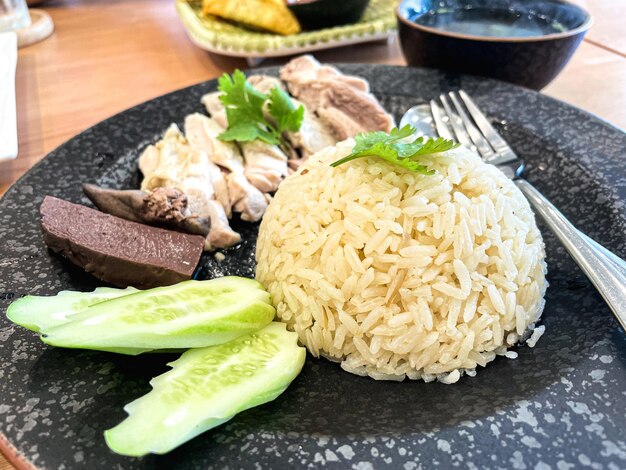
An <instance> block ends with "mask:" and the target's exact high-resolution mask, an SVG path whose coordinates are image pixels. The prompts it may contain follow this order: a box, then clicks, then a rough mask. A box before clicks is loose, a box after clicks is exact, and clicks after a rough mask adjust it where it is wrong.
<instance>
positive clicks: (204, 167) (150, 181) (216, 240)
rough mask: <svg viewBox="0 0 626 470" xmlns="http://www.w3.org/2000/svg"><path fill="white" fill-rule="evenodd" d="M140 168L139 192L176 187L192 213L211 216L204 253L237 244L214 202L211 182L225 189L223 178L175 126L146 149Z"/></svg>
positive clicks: (223, 212)
mask: <svg viewBox="0 0 626 470" xmlns="http://www.w3.org/2000/svg"><path fill="white" fill-rule="evenodd" d="M139 169H140V170H141V171H142V173H143V174H144V179H143V181H142V183H141V189H143V190H151V189H155V188H159V187H165V188H176V189H178V190H180V191H182V192H183V193H184V194H185V195H186V196H187V200H188V203H189V210H190V212H191V213H193V214H197V215H198V216H200V217H210V219H211V230H210V231H209V235H208V237H207V239H206V242H205V249H206V250H211V249H215V248H228V247H230V246H233V245H235V244H237V243H239V241H240V240H241V237H240V236H239V234H238V233H237V232H235V231H233V230H232V229H231V228H230V226H229V225H228V218H227V217H226V213H225V211H224V208H223V207H222V205H221V204H219V203H217V202H216V201H215V200H214V199H215V196H216V194H215V187H214V182H215V184H217V185H218V186H219V185H222V186H223V187H224V188H226V187H227V186H226V182H225V181H223V178H222V180H221V181H220V180H219V178H217V177H216V176H215V175H216V174H220V175H221V173H220V170H219V168H218V167H217V166H216V165H215V164H214V163H212V162H211V160H210V159H209V157H208V155H207V153H206V152H204V151H203V150H201V149H198V148H192V147H191V146H190V145H189V142H188V141H187V139H185V137H184V136H183V135H182V133H181V132H180V129H178V127H177V126H176V125H175V124H172V125H171V126H170V127H169V128H168V130H167V131H166V132H165V134H164V136H163V138H162V139H161V140H160V141H159V142H157V143H156V144H155V145H150V146H148V148H146V150H145V151H144V152H143V153H142V155H141V156H140V157H139ZM216 172H217V173H216ZM224 221H226V223H224Z"/></svg>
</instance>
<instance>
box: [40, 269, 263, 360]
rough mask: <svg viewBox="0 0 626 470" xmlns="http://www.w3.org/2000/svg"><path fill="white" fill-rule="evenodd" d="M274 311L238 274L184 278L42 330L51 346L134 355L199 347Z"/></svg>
mask: <svg viewBox="0 0 626 470" xmlns="http://www.w3.org/2000/svg"><path fill="white" fill-rule="evenodd" d="M274 315H275V310H274V307H272V305H271V304H270V295H269V294H268V293H267V292H266V291H265V290H264V289H263V288H262V286H261V284H259V283H258V282H256V281H254V280H252V279H245V278H242V277H234V276H233V277H222V278H218V279H213V280H210V281H185V282H181V283H179V284H176V285H173V286H167V287H157V288H154V289H149V290H144V291H138V292H136V293H134V294H129V295H125V296H123V297H118V298H116V299H111V300H107V301H105V302H100V303H97V304H95V305H92V306H90V307H87V308H86V309H84V310H83V311H81V312H79V313H77V314H75V315H73V316H72V317H71V321H69V322H67V323H63V324H61V325H57V326H54V327H52V328H50V329H46V330H42V333H43V335H42V340H43V341H44V342H45V343H47V344H50V345H52V346H61V347H66V348H84V349H96V350H100V351H111V352H118V353H121V354H139V353H140V352H145V351H151V350H155V349H187V348H201V347H206V346H211V345H214V344H221V343H225V342H228V341H230V340H232V339H234V338H236V337H238V336H241V335H243V334H246V333H250V332H253V331H256V330H258V329H259V328H262V327H264V326H265V325H267V324H268V323H270V322H271V321H272V319H273V318H274Z"/></svg>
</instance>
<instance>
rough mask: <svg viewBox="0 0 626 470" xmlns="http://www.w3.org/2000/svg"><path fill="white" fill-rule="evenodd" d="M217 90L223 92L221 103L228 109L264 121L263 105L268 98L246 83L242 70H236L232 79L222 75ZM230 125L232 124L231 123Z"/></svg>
mask: <svg viewBox="0 0 626 470" xmlns="http://www.w3.org/2000/svg"><path fill="white" fill-rule="evenodd" d="M217 89H218V90H219V91H221V92H222V94H221V95H220V101H221V102H222V103H223V104H224V106H225V107H226V108H227V109H229V108H230V109H232V108H235V109H237V110H238V111H239V114H240V115H246V116H248V117H249V118H251V119H254V120H256V121H263V120H264V118H263V103H265V101H266V100H267V96H265V95H264V94H263V93H261V92H260V91H258V90H257V89H256V88H254V87H253V86H252V85H250V84H249V83H248V82H247V81H246V76H245V75H244V73H243V72H242V71H241V70H235V71H234V72H233V75H232V77H231V76H229V75H228V74H224V75H222V76H221V77H220V78H219V80H218V87H217ZM229 124H230V123H229Z"/></svg>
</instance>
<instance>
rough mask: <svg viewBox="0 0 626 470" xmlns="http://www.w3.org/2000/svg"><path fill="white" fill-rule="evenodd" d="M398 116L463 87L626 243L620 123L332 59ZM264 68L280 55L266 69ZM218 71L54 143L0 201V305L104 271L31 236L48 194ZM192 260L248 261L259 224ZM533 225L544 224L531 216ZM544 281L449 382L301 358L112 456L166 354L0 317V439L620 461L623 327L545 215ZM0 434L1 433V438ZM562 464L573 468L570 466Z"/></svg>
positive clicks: (360, 455) (71, 449) (23, 449)
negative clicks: (118, 351) (200, 426)
mask: <svg viewBox="0 0 626 470" xmlns="http://www.w3.org/2000/svg"><path fill="white" fill-rule="evenodd" d="M341 68H342V69H344V70H345V71H346V72H349V73H353V74H358V75H361V76H363V77H365V78H367V79H368V80H370V83H371V85H372V89H373V91H374V92H375V94H376V95H377V96H378V97H379V98H380V99H381V101H382V103H383V104H384V105H385V106H386V107H387V109H389V110H391V111H393V113H394V114H395V116H396V118H399V117H400V116H401V115H402V113H403V112H404V111H405V110H406V109H407V108H409V107H410V106H412V105H414V104H417V103H421V102H424V101H425V100H426V99H429V98H433V97H435V96H437V95H438V94H439V93H441V92H443V91H446V90H449V89H454V88H458V87H463V88H464V89H465V90H467V91H468V92H469V93H470V95H472V96H474V97H475V99H476V101H477V103H478V104H479V105H480V106H481V107H482V108H483V109H485V110H486V111H487V113H488V114H489V115H490V116H492V117H493V118H494V120H495V121H496V122H497V123H499V124H498V125H499V126H500V130H501V131H502V133H503V134H504V136H505V137H506V139H507V140H508V141H509V142H510V143H511V144H512V145H513V147H514V149H515V150H516V151H517V152H518V153H519V154H520V155H521V156H522V157H523V158H524V159H525V160H526V162H527V164H528V177H529V179H530V180H531V181H532V182H533V183H535V184H536V185H537V187H538V188H539V189H540V190H541V191H543V192H544V193H545V194H546V195H547V196H548V197H549V198H550V199H552V201H553V202H554V203H555V204H556V205H557V206H558V207H560V208H561V209H562V210H563V212H564V213H565V214H566V215H567V216H568V217H569V218H570V219H571V220H572V221H573V222H574V223H575V224H577V225H578V226H579V227H580V228H581V229H583V230H584V231H586V232H587V233H589V234H590V235H591V236H592V237H594V238H596V239H597V240H598V241H600V242H601V243H603V244H605V245H606V246H608V247H609V248H611V249H612V250H613V251H615V252H616V253H617V254H619V255H620V256H622V257H623V256H624V255H626V235H625V233H626V216H625V214H624V212H625V211H624V208H625V203H626V178H625V177H624V176H625V174H624V169H623V158H624V155H625V153H626V152H625V150H626V136H625V135H624V134H623V133H622V132H621V131H619V130H617V129H615V128H613V127H611V126H610V125H608V124H606V123H604V122H602V121H600V120H598V119H597V118H595V117H593V116H590V115H589V114H586V113H584V112H582V111H580V110H577V109H574V108H572V107H569V106H567V105H565V104H563V103H560V102H558V101H555V100H552V99H550V98H547V97H545V96H543V95H540V94H537V93H534V92H531V91H527V90H524V89H521V88H517V87H514V86H512V85H507V84H504V83H499V82H495V81H490V80H487V79H478V78H471V77H455V76H448V75H444V74H441V73H439V72H436V71H432V70H424V69H408V68H396V67H384V66H371V65H351V66H342V67H341ZM266 71H269V72H271V73H276V69H268V70H266ZM215 87H216V84H215V82H214V81H211V82H207V83H203V84H200V85H196V86H193V87H191V88H187V89H184V90H181V91H177V92H175V93H172V94H169V95H166V96H163V97H161V98H158V99H156V100H153V101H150V102H148V103H145V104H142V105H140V106H137V107H136V108H133V109H131V110H129V111H126V112H124V113H122V114H119V115H117V116H115V117H113V118H111V119H109V120H107V121H105V122H103V123H101V124H99V125H97V126H95V127H93V128H92V129H89V130H87V131H86V132H84V133H82V134H81V135H79V136H78V137H76V138H74V139H72V140H70V141H69V142H67V143H66V144H64V145H63V146H61V147H60V148H58V149H57V150H55V151H54V152H52V153H51V154H50V155H49V156H48V157H47V158H46V159H44V160H43V161H42V162H41V163H40V164H39V165H37V166H36V167H35V168H33V169H32V170H31V171H30V172H29V173H28V174H27V175H26V176H25V177H24V178H22V179H21V180H20V181H19V182H18V183H17V184H16V185H15V186H13V187H12V188H11V189H10V190H9V191H8V192H7V194H6V195H5V197H4V198H3V199H2V201H1V202H0V256H1V257H0V296H1V298H2V300H0V310H2V311H3V312H4V310H5V309H6V307H7V305H8V304H9V303H10V301H11V299H12V298H15V297H19V296H22V295H26V294H55V293H56V292H58V291H59V290H61V289H79V290H89V289H92V288H94V287H96V286H97V285H99V282H98V281H96V280H94V279H93V278H91V277H89V276H87V275H85V274H84V273H83V272H82V271H81V270H79V269H77V268H74V267H72V266H71V265H69V264H68V263H66V262H64V261H62V260H61V259H60V258H59V257H57V256H55V255H52V254H51V253H49V252H48V250H47V249H46V248H45V247H44V245H43V242H42V239H41V235H40V232H39V224H38V216H37V209H38V206H39V204H40V202H41V200H42V199H43V197H44V196H45V195H46V194H51V195H54V196H58V197H62V198H66V199H69V200H71V201H75V202H83V203H86V200H85V198H84V197H83V196H82V194H81V188H80V183H81V182H83V181H90V182H97V183H101V184H106V185H109V186H112V187H124V188H127V187H135V186H137V185H138V181H139V175H138V171H137V165H136V159H137V156H138V154H139V152H140V151H141V149H142V148H143V147H144V146H145V145H146V144H147V143H149V142H151V141H154V140H156V139H157V137H158V136H159V134H160V133H162V132H163V131H164V130H165V129H166V127H167V126H168V125H169V124H170V122H173V121H174V122H178V123H181V122H182V120H183V118H184V116H185V115H186V114H188V113H191V112H193V111H202V107H201V105H200V101H199V100H200V96H201V95H202V94H203V93H206V92H208V91H212V90H214V89H215ZM236 225H237V229H238V230H242V231H243V233H244V240H245V242H244V243H243V244H242V245H241V246H239V247H237V248H234V249H232V250H229V252H228V253H227V258H226V261H224V262H222V263H217V262H216V261H215V260H213V259H212V258H211V257H209V256H205V257H204V259H203V268H202V276H205V277H206V276H217V275H222V274H240V275H244V276H252V274H253V269H254V267H253V259H254V257H253V250H254V239H255V232H256V227H255V226H253V225H245V226H244V225H243V224H236ZM542 229H543V227H542ZM543 233H544V236H545V239H546V244H547V253H548V263H549V281H550V288H549V289H548V294H547V304H546V309H545V313H544V316H543V318H544V323H545V325H546V333H545V335H544V336H543V337H542V338H541V339H540V341H539V343H538V344H537V346H536V347H535V348H534V349H530V348H528V347H526V346H522V347H519V348H518V352H519V358H518V359H516V360H509V359H504V358H499V359H497V360H496V361H495V362H494V363H492V364H490V365H489V366H488V367H487V368H485V369H481V370H479V372H478V375H477V376H476V377H475V378H468V377H465V378H463V379H462V380H461V381H460V382H459V383H457V384H455V385H443V384H440V383H429V384H426V383H424V382H403V383H390V382H376V381H374V380H372V379H369V378H362V377H356V376H354V375H350V374H348V373H346V372H343V371H342V370H341V369H340V368H339V366H338V365H336V364H333V363H330V362H327V361H325V360H315V359H311V358H310V359H309V360H308V361H307V364H306V366H305V368H304V370H303V372H302V374H301V375H300V376H299V377H298V378H297V379H296V380H295V381H294V383H293V384H292V386H291V387H290V388H289V389H288V390H287V391H286V392H285V393H284V394H283V395H282V396H281V397H280V398H278V399H277V400H276V401H274V402H273V403H270V404H267V405H264V406H261V407H258V408H256V409H253V410H249V411H247V412H244V413H242V414H240V415H238V416H237V417H235V418H234V419H233V420H232V421H230V422H229V423H227V424H225V425H223V426H221V427H219V428H217V429H215V430H213V431H210V432H207V433H205V434H203V435H202V436H200V437H197V438H196V439H194V440H192V441H191V442H189V443H188V444H186V445H184V446H182V447H180V448H179V449H177V450H175V451H173V452H171V453H170V454H168V455H166V456H150V457H147V458H144V459H130V458H125V457H120V456H117V455H115V454H113V453H112V452H110V451H109V450H108V448H107V447H106V445H105V443H104V439H103V437H102V432H103V431H104V430H105V429H107V428H110V427H112V426H113V425H115V424H116V423H118V422H119V421H121V420H122V419H123V418H124V417H125V413H124V411H123V410H122V407H123V406H124V404H125V403H128V402H130V401H132V400H133V399H135V398H137V397H139V396H140V395H143V394H144V393H146V392H147V391H148V390H149V388H150V387H149V386H148V381H149V379H150V378H151V377H153V376H154V375H156V374H159V373H161V372H163V371H165V370H166V367H165V365H164V364H165V362H167V360H170V359H171V356H167V357H165V356H163V355H144V356H141V357H125V356H118V355H114V354H105V353H98V352H89V351H73V350H63V349H54V348H49V347H47V346H45V345H44V344H42V343H41V342H40V341H39V340H38V339H37V337H36V336H35V335H34V334H32V333H31V332H29V331H26V330H23V329H21V328H17V327H14V326H12V325H11V324H10V323H9V322H8V321H7V320H6V319H5V318H4V316H3V317H2V318H0V431H1V434H0V447H3V448H4V451H5V452H12V453H14V455H13V457H12V458H14V459H16V460H17V463H18V465H19V466H20V467H22V466H24V467H25V466H27V464H28V462H31V463H32V464H34V465H35V466H37V467H41V468H50V469H56V468H79V467H85V468H107V469H109V468H163V469H170V468H207V467H215V468H223V467H231V468H239V467H242V468H255V467H258V466H260V467H262V468H294V467H307V466H312V467H316V466H320V465H322V464H323V463H326V464H327V465H328V466H329V467H330V468H349V467H354V468H360V469H367V468H380V467H384V466H389V467H394V468H405V469H407V470H410V469H414V468H419V467H425V468H428V467H432V466H434V465H436V464H439V465H441V466H442V467H443V468H449V467H452V466H459V467H468V468H477V467H478V468H485V467H491V468H497V467H508V468H529V469H534V468H542V469H543V468H549V467H552V468H573V467H579V466H582V465H587V464H589V465H592V464H593V465H594V468H601V467H604V468H625V467H626V442H625V441H626V431H625V429H626V414H625V413H624V403H625V401H626V395H625V394H626V373H625V372H626V336H625V335H624V331H622V330H621V329H620V327H619V325H618V323H617V321H616V320H615V319H614V318H613V317H612V315H611V313H610V311H609V309H608V308H607V306H606V305H605V304H604V303H603V301H602V299H601V298H600V296H599V295H598V294H597V292H596V291H595V290H594V288H593V287H592V286H591V285H590V284H589V282H588V281H587V280H586V278H585V277H584V276H583V275H582V273H581V272H580V271H579V269H578V268H577V267H576V266H575V264H574V263H573V262H572V261H571V259H570V258H569V257H568V256H567V255H566V253H565V251H564V250H563V248H561V246H560V245H559V244H558V243H556V242H555V240H554V237H553V236H552V235H551V234H550V233H549V232H547V231H546V230H545V229H543ZM3 436H4V437H3ZM572 466H573V467H572Z"/></svg>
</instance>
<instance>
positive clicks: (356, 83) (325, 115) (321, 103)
mask: <svg viewBox="0 0 626 470" xmlns="http://www.w3.org/2000/svg"><path fill="white" fill-rule="evenodd" d="M280 76H281V78H282V79H283V80H284V81H285V82H286V83H287V87H288V88H289V92H290V93H291V94H292V95H294V96H295V97H296V98H297V99H298V100H300V101H302V102H303V103H304V104H305V105H306V106H307V108H308V109H309V110H310V111H312V112H315V113H316V114H317V116H319V118H320V120H321V121H322V123H323V124H325V125H326V126H327V127H328V128H329V129H330V130H331V131H332V133H333V136H334V137H335V138H336V139H338V140H343V139H345V138H347V137H354V136H355V135H356V134H358V133H360V132H369V131H387V132H388V131H390V130H391V128H392V127H393V125H394V122H393V118H392V117H391V116H390V115H389V114H387V112H386V111H385V110H384V108H383V107H382V106H381V105H380V103H379V102H378V100H376V98H375V97H374V95H372V94H371V93H369V86H368V84H367V82H366V81H365V80H362V79H360V78H358V77H350V76H347V75H343V74H342V73H341V72H339V70H337V69H335V68H334V67H330V66H324V65H321V64H320V63H319V62H318V61H317V60H315V59H314V58H313V57H311V56H302V57H298V58H296V59H294V60H292V61H291V62H289V63H288V64H287V65H285V66H284V67H283V68H282V69H281V73H280Z"/></svg>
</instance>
